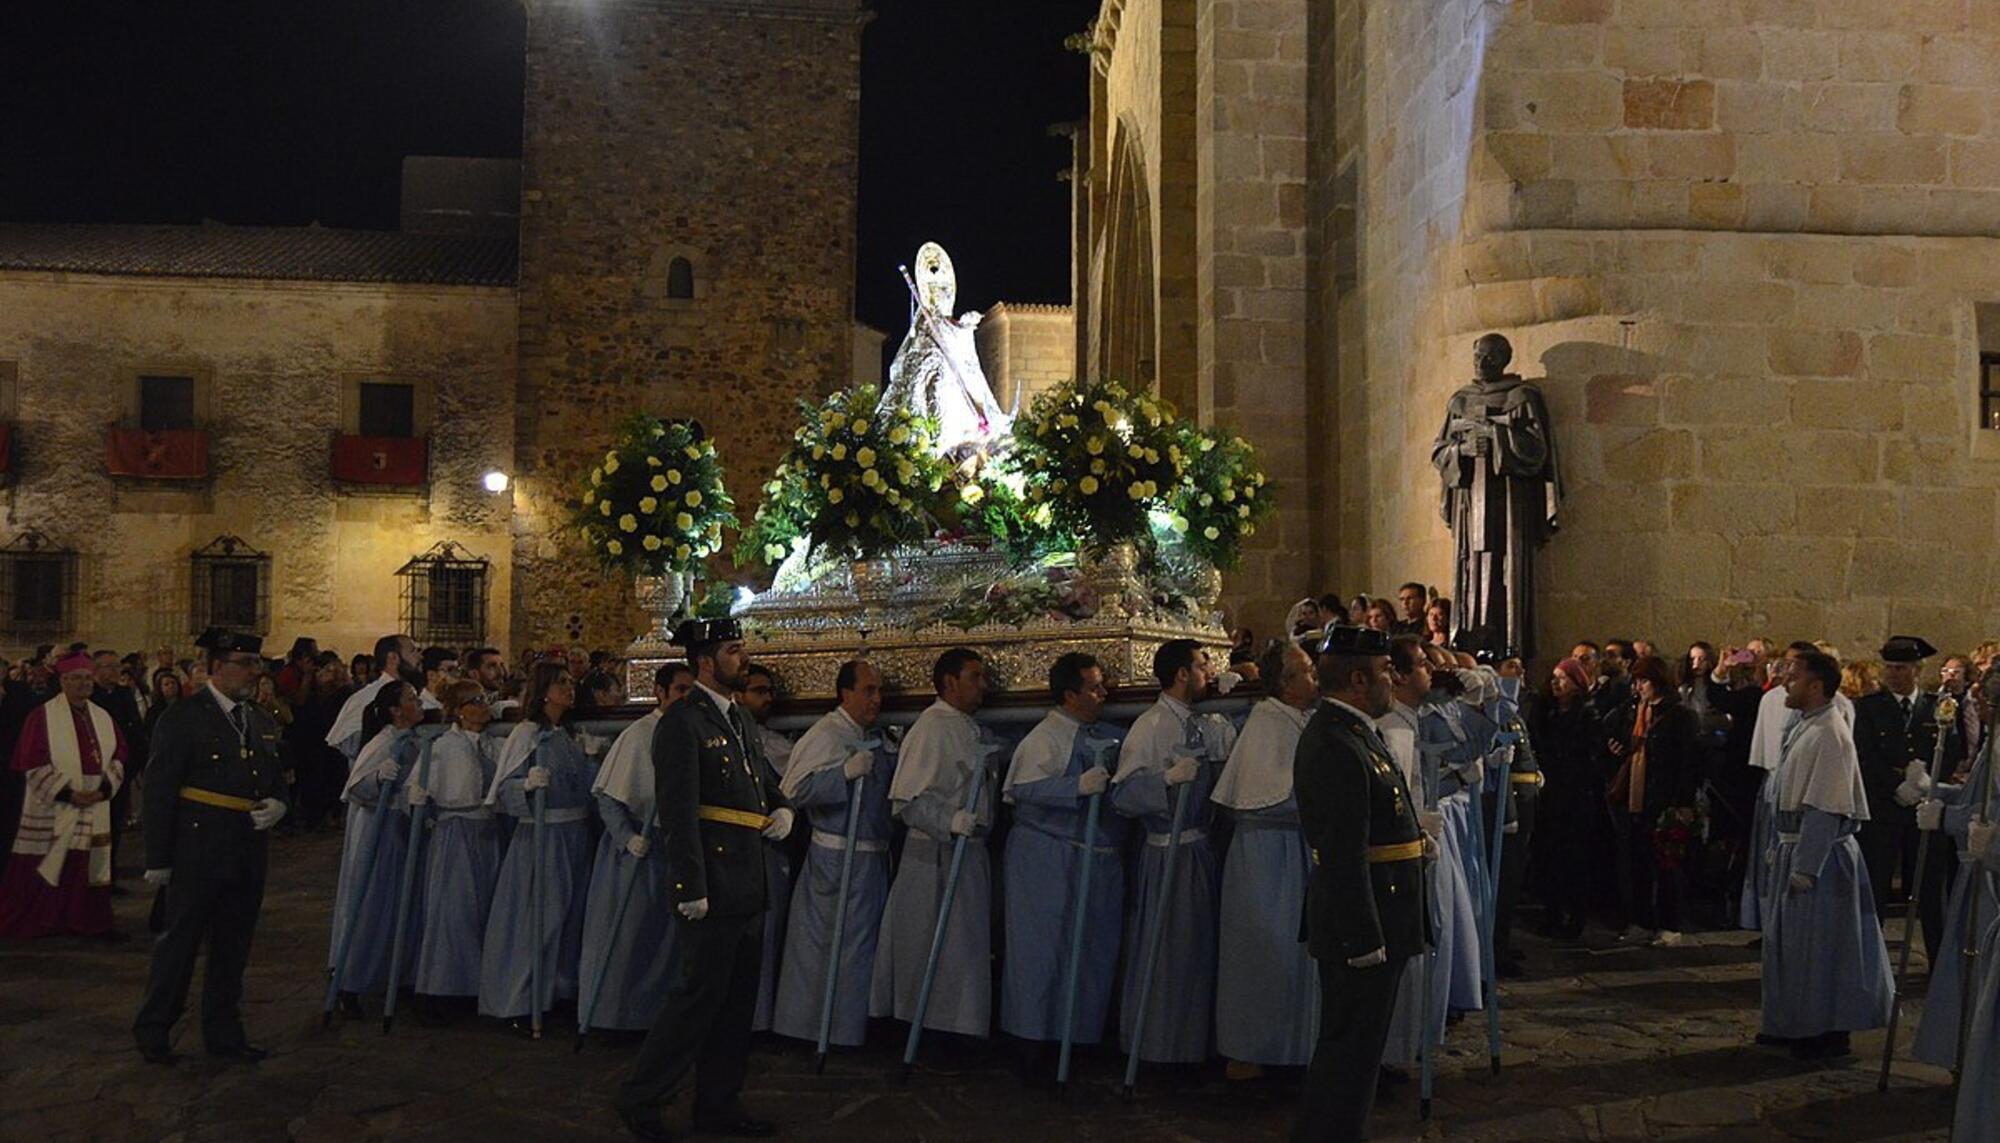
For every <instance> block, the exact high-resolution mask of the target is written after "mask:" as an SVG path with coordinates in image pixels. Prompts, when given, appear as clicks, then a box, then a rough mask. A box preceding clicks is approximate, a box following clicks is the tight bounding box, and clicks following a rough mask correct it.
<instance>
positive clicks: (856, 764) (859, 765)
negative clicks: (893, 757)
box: [840, 750, 875, 782]
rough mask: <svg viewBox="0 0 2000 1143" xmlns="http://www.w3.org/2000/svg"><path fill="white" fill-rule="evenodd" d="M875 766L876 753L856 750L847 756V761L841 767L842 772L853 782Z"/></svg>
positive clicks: (842, 774) (843, 775)
mask: <svg viewBox="0 0 2000 1143" xmlns="http://www.w3.org/2000/svg"><path fill="white" fill-rule="evenodd" d="M874 768H875V755H874V754H873V753H871V752H869V751H867V750H856V751H855V752H854V753H852V754H849V755H848V756H847V763H846V765H844V766H842V767H841V768H840V773H841V776H842V777H844V778H846V779H847V780H848V781H850V782H852V781H854V780H855V779H856V778H859V777H860V776H861V775H863V774H866V773H867V772H868V771H870V770H872V769H874Z"/></svg>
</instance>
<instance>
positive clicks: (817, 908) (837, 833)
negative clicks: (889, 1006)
mask: <svg viewBox="0 0 2000 1143" xmlns="http://www.w3.org/2000/svg"><path fill="white" fill-rule="evenodd" d="M827 717H829V718H832V717H834V715H828V716H827ZM847 725H848V726H850V727H851V726H853V723H852V722H851V721H850V722H848V723H847ZM857 730H858V728H857ZM818 733H819V731H818V728H815V729H814V731H811V732H808V734H807V736H806V737H805V738H804V739H801V740H800V742H799V744H798V746H797V748H796V749H795V750H794V752H793V754H792V760H791V761H792V765H794V766H803V765H807V764H809V763H810V761H811V760H810V759H809V758H807V757H806V755H807V754H808V753H809V752H812V751H814V750H816V749H817V748H818V747H819V745H820V744H819V743H818V742H817V741H816V738H815V735H817V734H818ZM868 741H870V742H874V741H877V740H876V739H873V738H871V739H869V740H868ZM844 745H848V746H852V747H854V748H859V747H860V745H861V740H860V739H859V738H858V737H855V738H853V740H852V741H851V742H844ZM849 753H852V750H845V751H842V752H841V758H842V760H843V761H844V760H845V758H846V756H847V755H848V754H849ZM874 755H875V764H874V767H873V768H872V769H871V770H870V771H869V772H868V781H867V784H866V785H865V786H864V787H863V788H862V793H861V801H860V806H859V812H860V815H861V817H860V820H859V821H858V822H857V823H856V824H855V830H854V840H855V853H854V860H853V863H852V865H851V866H850V867H849V869H848V878H847V916H846V917H845V918H844V919H843V921H842V923H841V938H840V978H839V981H838V983H837V984H836V985H835V987H834V990H833V1022H832V1026H831V1027H830V1029H829V1032H828V1039H829V1041H830V1042H831V1043H834V1044H838V1045H840V1046H842V1047H858V1046H860V1045H861V1043H862V1042H863V1041H864V1040H866V1039H867V1036H868V988H869V982H870V981H871V980H872V979H873V976H874V972H875V942H876V939H877V937H878V936H879V935H880V931H881V927H882V911H883V908H884V907H885V906H886V905H887V903H888V900H889V838H890V835H891V833H892V832H893V830H894V829H895V819H894V818H893V817H892V816H891V814H890V812H889V783H890V781H891V780H892V779H893V777H894V774H895V755H893V754H891V753H889V752H888V751H887V750H884V749H876V750H874ZM853 788H854V787H853V785H852V783H850V782H848V780H847V777H846V775H845V774H844V773H843V772H842V770H841V767H840V766H838V765H835V766H828V767H825V768H823V769H819V770H815V771H813V773H812V774H811V776H810V777H806V778H804V779H803V780H802V781H799V782H796V783H794V782H791V781H789V780H788V781H787V783H786V790H787V796H788V797H789V798H790V799H791V802H792V810H793V812H794V813H797V814H799V815H801V817H802V818H803V820H804V823H805V825H806V826H807V827H808V828H810V829H811V830H812V844H811V845H810V846H809V847H808V848H807V850H806V861H805V870H804V873H803V875H802V876H801V877H799V879H798V884H797V886H796V887H795V888H794V889H793V890H792V902H791V915H790V917H789V920H788V923H787V924H786V925H785V926H784V941H785V946H784V973H783V975H782V976H780V977H779V980H778V995H777V1004H776V1011H775V1012H774V1013H773V1014H772V1023H771V1028H772V1031H775V1032H777V1033H778V1034H780V1035H783V1036H793V1037H796V1038H798V1039H801V1040H813V1041H817V1040H818V1039H819V1019H820V1008H821V1006H822V1005H823V1004H824V1003H825V999H826V965H827V960H828V953H829V951H830V949H831V948H832V945H833V915H834V913H835V911H836V910H837V909H838V907H839V901H840V863H841V855H842V853H843V851H844V849H845V842H846V837H847V814H848V805H849V800H850V795H851V794H852V791H853Z"/></svg>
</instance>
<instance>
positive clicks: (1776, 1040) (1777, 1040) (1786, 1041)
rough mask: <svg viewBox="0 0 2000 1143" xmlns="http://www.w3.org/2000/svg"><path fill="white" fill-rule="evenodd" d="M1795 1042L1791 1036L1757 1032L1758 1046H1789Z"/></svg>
mask: <svg viewBox="0 0 2000 1143" xmlns="http://www.w3.org/2000/svg"><path fill="white" fill-rule="evenodd" d="M1795 1042H1796V1041H1794V1040H1793V1039H1792V1038H1791V1037H1790V1036H1773V1035H1770V1034H1769V1033H1766V1032H1759V1033H1757V1046H1758V1047H1760V1048H1789V1047H1791V1046H1792V1044H1793V1043H1795Z"/></svg>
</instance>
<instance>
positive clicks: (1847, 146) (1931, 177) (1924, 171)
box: [1840, 132, 1945, 186]
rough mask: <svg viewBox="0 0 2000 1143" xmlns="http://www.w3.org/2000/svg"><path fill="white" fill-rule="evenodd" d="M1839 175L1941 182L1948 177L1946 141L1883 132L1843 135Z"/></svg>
mask: <svg viewBox="0 0 2000 1143" xmlns="http://www.w3.org/2000/svg"><path fill="white" fill-rule="evenodd" d="M1840 177H1841V178H1842V179H1845V180H1846V181H1848V182H1853V183H1862V184H1873V185H1892V186H1909V185H1912V184H1915V185H1931V184H1936V183H1941V182H1943V181H1944V178H1945V148H1944V141H1943V140H1942V139H1937V138H1932V137H1915V138H1913V137H1910V136H1907V135H1900V134H1893V133H1883V132H1875V133H1871V134H1854V135H1843V136H1841V139H1840Z"/></svg>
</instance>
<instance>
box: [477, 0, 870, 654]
mask: <svg viewBox="0 0 2000 1143" xmlns="http://www.w3.org/2000/svg"><path fill="white" fill-rule="evenodd" d="M527 7H528V35H527V82H526V93H525V103H526V106H525V109H524V115H523V138H522V150H521V155H522V168H523V169H522V179H521V263H520V345H519V354H520V374H519V382H518V385H519V392H518V401H517V406H516V408H517V412H516V416H517V418H518V423H517V426H516V455H515V475H516V481H515V517H514V529H515V530H514V572H513V574H514V601H515V606H514V612H513V615H514V618H513V625H512V631H511V638H510V640H509V643H510V645H512V646H514V647H527V646H545V645H547V644H548V643H550V642H570V641H576V640H579V639H581V640H584V641H587V642H588V643H589V644H590V645H592V646H604V647H614V648H615V647H620V646H623V645H624V643H625V642H626V641H627V640H628V639H630V638H631V637H632V636H633V635H635V634H636V633H637V632H638V631H639V630H640V627H641V620H640V618H639V616H638V614H637V612H636V610H635V608H634V604H633V602H632V591H631V588H630V585H629V584H628V583H627V582H626V581H625V579H624V578H623V577H622V576H607V575H605V574H603V573H601V572H600V571H599V570H598V569H597V567H596V565H595V564H594V563H593V562H592V560H591V558H590V557H589V555H588V554H586V553H585V552H584V551H583V549H582V547H581V545H580V544H579V543H578V542H577V541H576V540H575V539H574V538H573V537H572V536H571V534H570V533H568V531H567V530H566V529H565V528H564V527H563V526H562V524H563V521H564V518H565V515H566V511H567V509H566V503H567V501H568V500H569V498H570V496H571V495H572V494H573V491H574V488H575V484H576V480H577V475H578V473H579V471H581V470H582V469H584V468H585V467H587V462H588V461H589V459H590V458H591V457H593V456H595V455H598V454H600V453H601V452H602V451H603V449H604V448H605V447H606V442H607V441H608V440H609V439H610V437H611V435H612V432H613V429H614V427H615V426H616V424H617V422H618V421H619V420H620V419H622V418H623V417H625V416H626V415H628V414H630V413H633V412H637V411H641V410H644V411H648V412H654V413H658V414H660V415H662V416H689V417H696V418H699V419H700V420H701V421H702V423H703V424H705V425H706V426H708V428H709V430H710V431H711V433H712V434H713V435H714V436H715V438H716V440H717V447H718V448H719V450H720V451H721V452H722V454H723V461H724V463H725V464H727V465H728V467H729V472H730V482H731V486H732V491H733V492H734V493H735V495H736V498H737V503H738V508H739V513H740V514H742V515H744V516H746V517H747V516H748V514H749V513H750V512H752V511H754V510H755V507H756V495H757V489H758V488H759V486H760V485H761V484H762V482H763V481H764V479H765V478H766V475H767V474H768V473H769V472H770V470H771V469H772V468H773V467H775V465H776V463H777V457H778V454H779V453H780V452H781V451H782V448H783V446H784V443H785V442H786V439H787V437H788V436H789V433H790V431H791V426H792V423H793V421H792V418H791V416H790V415H789V414H790V409H791V405H792V402H793V400H794V399H796V398H799V397H808V396H815V395H818V394H821V393H824V392H826V391H829V390H830V389H832V388H834V387H836V386H838V385H840V384H842V383H843V382H844V381H845V379H846V378H847V376H848V374H849V371H850V363H849V358H850V355H851V344H852V335H851V332H850V331H851V328H852V321H853V313H854V243H855V227H856V220H855V195H856V179H857V172H858V166H859V162H858V148H859V137H860V63H861V48H860V40H861V28H862V25H863V23H864V22H865V18H866V14H865V13H864V12H863V11H862V9H861V4H860V2H859V0H755V2H745V0H732V2H727V3H725V2H722V0H589V2H581V0H529V2H528V5H527Z"/></svg>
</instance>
